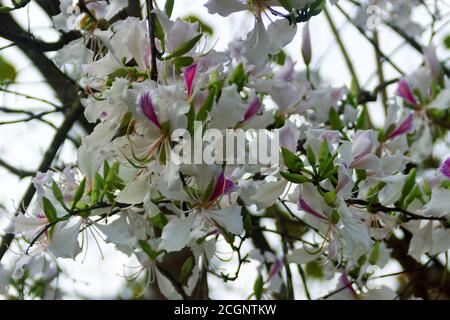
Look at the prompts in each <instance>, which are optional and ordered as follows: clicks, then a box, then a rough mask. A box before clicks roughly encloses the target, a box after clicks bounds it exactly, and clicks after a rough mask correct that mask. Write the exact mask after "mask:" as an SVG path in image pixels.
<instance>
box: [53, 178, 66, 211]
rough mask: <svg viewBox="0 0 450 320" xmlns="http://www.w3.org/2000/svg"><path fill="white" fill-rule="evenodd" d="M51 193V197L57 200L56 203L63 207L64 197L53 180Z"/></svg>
mask: <svg viewBox="0 0 450 320" xmlns="http://www.w3.org/2000/svg"><path fill="white" fill-rule="evenodd" d="M52 192H53V195H54V196H55V199H56V200H58V202H59V203H61V205H62V206H65V203H64V196H63V194H62V192H61V189H60V188H59V187H58V185H57V184H56V182H55V181H54V180H52Z"/></svg>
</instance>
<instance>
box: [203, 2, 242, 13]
mask: <svg viewBox="0 0 450 320" xmlns="http://www.w3.org/2000/svg"><path fill="white" fill-rule="evenodd" d="M205 7H206V8H207V9H208V12H209V13H210V14H214V13H218V14H220V15H221V16H222V17H226V16H228V15H230V14H231V13H233V12H239V11H243V10H247V6H246V5H245V4H243V3H242V2H241V1H239V0H227V1H223V0H209V1H208V2H206V3H205Z"/></svg>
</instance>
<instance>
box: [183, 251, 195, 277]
mask: <svg viewBox="0 0 450 320" xmlns="http://www.w3.org/2000/svg"><path fill="white" fill-rule="evenodd" d="M193 267H194V259H193V258H192V256H190V257H188V258H187V259H186V261H184V263H183V265H182V266H181V272H180V282H181V283H184V282H185V281H186V279H187V278H188V276H189V273H190V272H191V271H192V268H193Z"/></svg>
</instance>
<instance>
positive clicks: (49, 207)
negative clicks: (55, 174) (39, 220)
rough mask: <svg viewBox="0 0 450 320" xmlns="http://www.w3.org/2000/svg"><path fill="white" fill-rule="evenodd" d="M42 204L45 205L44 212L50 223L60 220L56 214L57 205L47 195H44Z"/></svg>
mask: <svg viewBox="0 0 450 320" xmlns="http://www.w3.org/2000/svg"><path fill="white" fill-rule="evenodd" d="M42 204H43V207H44V214H45V216H46V217H47V220H48V221H49V222H50V223H53V222H56V221H57V220H58V217H57V215H56V209H55V206H53V204H52V203H51V202H50V200H48V199H47V198H46V197H42Z"/></svg>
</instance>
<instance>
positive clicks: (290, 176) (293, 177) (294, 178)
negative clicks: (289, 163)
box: [280, 172, 310, 184]
mask: <svg viewBox="0 0 450 320" xmlns="http://www.w3.org/2000/svg"><path fill="white" fill-rule="evenodd" d="M280 174H281V176H282V177H283V178H285V179H286V180H287V181H290V182H292V183H297V184H301V183H305V182H309V181H310V180H309V179H308V178H307V177H305V176H302V175H301V174H298V173H289V172H280Z"/></svg>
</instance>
